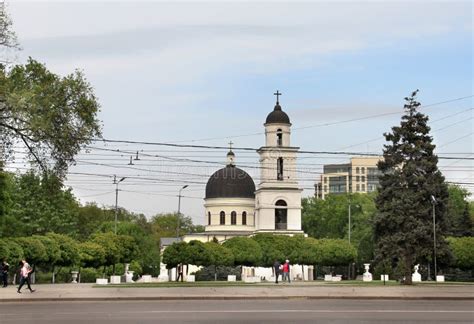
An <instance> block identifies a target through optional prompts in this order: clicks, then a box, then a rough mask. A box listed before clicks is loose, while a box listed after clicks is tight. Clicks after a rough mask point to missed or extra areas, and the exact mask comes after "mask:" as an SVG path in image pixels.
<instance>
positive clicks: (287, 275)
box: [282, 260, 291, 283]
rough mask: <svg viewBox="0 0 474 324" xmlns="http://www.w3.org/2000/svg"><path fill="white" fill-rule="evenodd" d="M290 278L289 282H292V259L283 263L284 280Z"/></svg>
mask: <svg viewBox="0 0 474 324" xmlns="http://www.w3.org/2000/svg"><path fill="white" fill-rule="evenodd" d="M286 279H288V283H291V280H290V260H286V261H285V263H284V264H283V279H282V280H283V281H285V280H286Z"/></svg>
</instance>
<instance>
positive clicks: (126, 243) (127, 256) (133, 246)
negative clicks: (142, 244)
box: [116, 235, 138, 263]
mask: <svg viewBox="0 0 474 324" xmlns="http://www.w3.org/2000/svg"><path fill="white" fill-rule="evenodd" d="M116 242H117V245H118V246H119V250H120V255H119V259H118V262H120V263H130V262H132V260H133V259H135V258H136V256H137V255H138V245H137V243H136V242H135V239H134V238H133V237H131V236H129V235H117V238H116Z"/></svg>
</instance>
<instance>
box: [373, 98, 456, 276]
mask: <svg viewBox="0 0 474 324" xmlns="http://www.w3.org/2000/svg"><path fill="white" fill-rule="evenodd" d="M417 92H418V90H417V91H415V92H413V93H412V95H411V96H410V97H407V98H405V101H406V103H405V106H404V108H405V114H404V115H403V116H402V120H401V123H400V126H396V127H393V128H392V132H391V133H386V134H384V135H385V138H386V140H387V142H389V143H388V144H386V145H384V150H383V156H384V160H383V161H381V162H379V164H378V167H379V170H380V171H381V172H382V176H381V177H380V186H381V187H380V189H379V194H378V196H377V199H376V204H377V209H378V213H377V215H376V217H375V220H374V234H375V242H376V250H375V252H376V258H377V260H379V261H384V260H385V261H388V262H393V263H395V264H396V265H397V266H398V268H399V269H400V272H401V273H402V275H403V276H404V277H405V281H404V282H405V284H411V283H412V282H411V274H412V270H413V266H414V265H415V264H417V263H419V262H422V261H426V260H428V259H431V258H432V256H433V218H432V217H433V216H432V197H434V198H435V199H436V204H435V211H436V218H437V219H436V236H437V245H438V249H443V248H445V247H446V241H445V240H444V237H443V234H444V231H445V216H446V205H447V199H448V189H447V185H446V184H445V182H444V177H443V175H442V174H441V172H440V171H439V170H438V167H437V163H438V158H437V156H436V155H435V154H434V152H433V151H434V149H435V145H433V144H432V138H431V136H430V135H429V131H430V127H429V126H428V125H427V122H428V117H427V116H426V115H424V114H422V113H420V112H419V106H420V103H419V102H418V101H417V100H416V94H417Z"/></svg>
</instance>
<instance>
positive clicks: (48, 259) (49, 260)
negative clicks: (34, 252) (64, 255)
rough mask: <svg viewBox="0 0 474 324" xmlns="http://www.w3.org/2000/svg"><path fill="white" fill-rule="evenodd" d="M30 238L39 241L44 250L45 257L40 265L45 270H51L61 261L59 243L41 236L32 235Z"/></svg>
mask: <svg viewBox="0 0 474 324" xmlns="http://www.w3.org/2000/svg"><path fill="white" fill-rule="evenodd" d="M32 238H34V239H36V240H38V241H40V242H41V243H42V244H43V246H44V247H45V249H46V256H45V258H44V259H43V260H42V262H41V265H42V266H45V267H46V268H52V267H53V266H54V265H56V264H57V263H58V261H59V260H60V259H61V247H60V245H59V243H58V242H57V241H56V240H54V239H52V238H51V237H47V236H43V235H33V236H32Z"/></svg>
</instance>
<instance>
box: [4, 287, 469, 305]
mask: <svg viewBox="0 0 474 324" xmlns="http://www.w3.org/2000/svg"><path fill="white" fill-rule="evenodd" d="M33 288H34V289H36V292H34V293H30V292H29V291H28V290H27V289H23V290H22V293H21V294H18V293H17V292H16V289H17V288H16V287H15V286H9V287H8V288H2V289H0V302H18V301H28V302H33V301H98V300H186V299H209V300H212V299H214V300H222V299H291V298H305V299H425V300H474V285H440V286H436V285H433V286H431V285H430V286H413V287H407V286H386V287H384V286H377V287H366V286H362V287H361V286H356V285H353V286H352V285H346V286H329V285H314V284H304V283H300V284H291V285H288V284H286V285H278V286H277V285H275V286H268V285H265V286H259V285H252V286H235V287H170V288H161V287H159V288H155V287H153V288H145V287H144V288H125V287H123V288H122V287H110V288H95V287H93V285H92V284H55V285H51V284H45V285H34V287H33Z"/></svg>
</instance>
